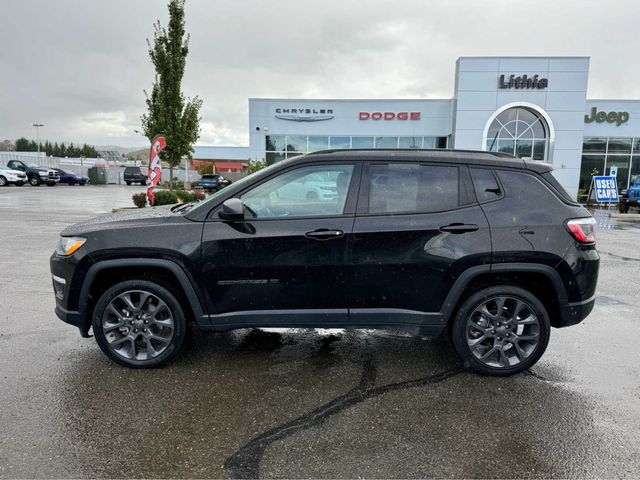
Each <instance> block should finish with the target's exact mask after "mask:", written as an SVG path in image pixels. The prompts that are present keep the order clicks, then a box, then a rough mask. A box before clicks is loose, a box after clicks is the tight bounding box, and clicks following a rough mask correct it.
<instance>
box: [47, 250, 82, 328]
mask: <svg viewBox="0 0 640 480" xmlns="http://www.w3.org/2000/svg"><path fill="white" fill-rule="evenodd" d="M76 255H77V254H74V255H72V256H70V257H61V256H58V255H56V254H55V253H54V254H52V255H51V257H50V260H49V263H50V268H51V282H52V286H53V293H54V297H55V301H56V307H55V313H56V315H57V316H58V318H59V319H60V320H62V321H63V322H65V323H68V324H70V325H73V326H74V327H78V328H79V329H80V335H82V336H83V337H88V336H89V334H88V331H89V328H90V327H91V325H90V322H88V321H87V315H86V313H85V312H84V308H83V306H82V303H81V302H79V298H78V296H79V295H78V294H79V291H78V290H79V288H80V286H81V285H82V283H83V282H82V278H84V275H85V274H86V269H87V268H88V265H87V262H86V258H87V257H86V256H84V255H82V254H80V255H79V256H76ZM83 258H84V259H85V261H82V259H83Z"/></svg>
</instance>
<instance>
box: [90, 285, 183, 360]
mask: <svg viewBox="0 0 640 480" xmlns="http://www.w3.org/2000/svg"><path fill="white" fill-rule="evenodd" d="M92 326H93V333H94V335H95V337H96V342H97V343H98V345H99V346H100V348H101V349H102V351H103V352H104V353H105V354H106V355H107V356H108V357H109V358H111V359H112V360H113V361H115V362H116V363H119V364H120V365H123V366H125V367H129V368H154V367H159V366H160V365H163V364H165V363H166V362H168V361H169V360H171V359H172V358H173V357H175V356H176V355H177V354H178V352H179V351H180V349H181V347H182V344H183V343H184V339H185V333H186V320H185V316H184V311H183V309H182V306H181V305H180V302H178V300H177V299H176V298H175V297H174V296H173V295H172V294H171V292H169V291H168V290H167V289H166V288H164V287H163V286H161V285H158V284H157V283H154V282H150V281H147V280H128V281H125V282H122V283H118V284H116V285H114V286H113V287H111V288H109V289H108V290H107V291H106V292H104V293H103V294H102V296H101V297H100V299H99V300H98V302H97V303H96V307H95V309H94V314H93V320H92Z"/></svg>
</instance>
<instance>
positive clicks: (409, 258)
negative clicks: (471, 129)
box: [350, 162, 491, 324]
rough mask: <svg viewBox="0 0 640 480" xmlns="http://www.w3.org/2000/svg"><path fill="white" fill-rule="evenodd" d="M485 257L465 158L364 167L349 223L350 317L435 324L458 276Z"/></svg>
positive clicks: (484, 236) (486, 237) (482, 221)
mask: <svg viewBox="0 0 640 480" xmlns="http://www.w3.org/2000/svg"><path fill="white" fill-rule="evenodd" d="M490 256H491V239H490V233H489V228H488V224H487V221H486V218H485V216H484V214H483V212H482V210H481V209H480V206H479V205H478V204H477V202H476V199H475V196H474V193H473V187H472V184H471V180H470V177H469V172H468V168H467V167H466V166H465V165H456V164H446V163H445V164H435V163H417V162H416V163H409V162H405V163H395V162H388V163H382V162H371V163H369V164H367V165H366V166H365V168H364V172H363V176H362V185H361V188H360V196H359V202H358V213H357V215H356V219H355V222H354V228H353V247H352V263H353V266H352V268H353V270H352V276H351V277H350V291H351V303H350V313H351V321H352V323H355V324H375V323H394V322H401V323H418V324H428V323H439V322H441V321H442V319H441V318H440V317H439V315H438V313H437V312H439V311H440V309H441V307H442V305H443V302H444V300H445V298H446V296H447V294H448V293H449V290H450V289H451V287H452V285H453V283H454V282H455V280H456V279H457V278H458V276H459V275H460V274H461V273H462V272H463V271H465V270H466V269H467V268H469V267H472V266H475V265H481V264H485V263H489V262H490Z"/></svg>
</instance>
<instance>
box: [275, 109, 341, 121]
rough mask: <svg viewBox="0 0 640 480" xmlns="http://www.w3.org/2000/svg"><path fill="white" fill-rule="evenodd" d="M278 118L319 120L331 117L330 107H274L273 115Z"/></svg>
mask: <svg viewBox="0 0 640 480" xmlns="http://www.w3.org/2000/svg"><path fill="white" fill-rule="evenodd" d="M274 116H275V117H276V118H279V119H280V120H290V121H292V122H321V121H323V120H331V119H332V118H333V109H331V108H276V109H275V115H274Z"/></svg>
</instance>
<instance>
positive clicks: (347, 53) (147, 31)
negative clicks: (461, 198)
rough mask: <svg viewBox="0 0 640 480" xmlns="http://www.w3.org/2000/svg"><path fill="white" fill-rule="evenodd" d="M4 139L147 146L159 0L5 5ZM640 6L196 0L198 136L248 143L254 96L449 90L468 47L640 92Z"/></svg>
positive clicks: (1, 33) (16, 1) (557, 1)
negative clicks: (575, 60) (539, 59)
mask: <svg viewBox="0 0 640 480" xmlns="http://www.w3.org/2000/svg"><path fill="white" fill-rule="evenodd" d="M0 18H2V23H1V27H0V140H4V139H15V138H18V137H20V136H26V137H32V138H35V129H34V128H33V127H31V125H32V124H33V123H34V122H39V123H43V124H45V128H44V129H43V130H42V132H41V138H48V139H51V140H64V141H67V142H68V141H72V142H74V143H76V142H81V143H82V142H87V143H92V144H96V145H120V146H146V144H147V143H146V139H144V138H142V137H140V136H139V135H138V134H136V133H135V132H134V130H136V129H139V128H140V121H139V118H140V115H141V114H142V113H143V112H144V109H145V104H144V94H143V89H148V88H150V86H151V82H152V80H153V73H154V72H153V69H152V66H151V64H150V62H149V58H148V54H147V45H146V38H149V37H152V34H153V26H152V25H153V22H154V20H156V19H160V20H161V21H162V22H163V24H166V21H167V9H166V2H165V1H162V0H135V1H133V0H102V1H96V0H90V1H89V0H55V1H53V0H2V2H1V3H0ZM639 19H640V2H638V0H625V1H614V0H610V1H603V0H600V1H585V0H581V1H562V0H550V1H547V0H526V1H525V0H513V1H508V0H500V1H480V0H474V1H452V0H441V1H434V0H416V1H409V0H395V1H381V0H367V1H349V0H339V1H334V0H316V1H304V0H297V1H278V0H271V1H264V0H262V1H258V0H256V1H250V0H229V1H226V2H223V1H214V0H187V6H186V21H187V31H189V32H190V34H191V51H190V54H189V57H188V58H187V68H186V74H185V78H184V82H183V89H184V91H185V93H186V94H187V95H188V96H191V95H196V94H197V95H199V96H200V97H201V98H202V99H203V101H204V105H203V109H202V111H201V114H202V123H201V127H202V133H201V136H200V140H199V142H198V143H199V144H215V145H244V144H248V102H247V99H248V98H249V97H284V98H287V97H290V98H307V97H310V98H450V97H451V96H452V95H453V86H454V69H455V61H456V59H457V58H458V57H460V56H473V55H497V56H501V55H549V56H552V55H587V56H590V57H591V71H590V76H589V90H588V96H589V97H590V98H640V63H639V62H638V58H639V57H640V34H638V30H637V28H638V21H639Z"/></svg>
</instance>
